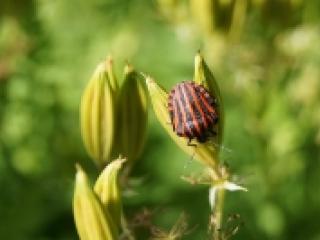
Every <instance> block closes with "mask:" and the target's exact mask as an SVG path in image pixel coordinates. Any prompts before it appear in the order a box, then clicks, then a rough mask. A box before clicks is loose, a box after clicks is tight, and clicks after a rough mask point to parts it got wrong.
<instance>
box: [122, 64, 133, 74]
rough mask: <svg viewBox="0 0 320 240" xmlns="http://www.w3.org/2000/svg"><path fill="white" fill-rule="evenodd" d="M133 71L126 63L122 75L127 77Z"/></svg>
mask: <svg viewBox="0 0 320 240" xmlns="http://www.w3.org/2000/svg"><path fill="white" fill-rule="evenodd" d="M133 71H134V68H133V66H132V65H131V64H130V63H129V62H128V61H127V62H126V65H125V67H124V74H125V75H128V74H130V73H132V72H133Z"/></svg>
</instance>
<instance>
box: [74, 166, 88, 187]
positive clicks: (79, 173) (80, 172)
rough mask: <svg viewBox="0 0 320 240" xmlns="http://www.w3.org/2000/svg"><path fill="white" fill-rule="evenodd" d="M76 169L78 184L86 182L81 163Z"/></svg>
mask: <svg viewBox="0 0 320 240" xmlns="http://www.w3.org/2000/svg"><path fill="white" fill-rule="evenodd" d="M75 168H76V171H77V172H76V182H83V181H85V180H86V174H85V172H84V171H83V169H82V167H81V165H80V164H79V163H76V164H75Z"/></svg>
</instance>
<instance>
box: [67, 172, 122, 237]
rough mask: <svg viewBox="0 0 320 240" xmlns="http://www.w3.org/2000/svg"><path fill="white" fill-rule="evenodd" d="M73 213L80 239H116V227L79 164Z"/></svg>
mask: <svg viewBox="0 0 320 240" xmlns="http://www.w3.org/2000/svg"><path fill="white" fill-rule="evenodd" d="M73 214H74V219H75V224H76V227H77V231H78V234H79V237H80V239H81V240H116V239H118V233H117V228H116V227H115V224H114V222H113V220H112V218H111V215H110V214H109V212H108V211H107V210H106V209H104V208H103V206H102V204H101V202H100V201H99V199H98V198H97V196H96V195H95V193H94V192H93V190H92V188H91V187H90V185H89V182H88V178H87V176H86V173H85V172H84V171H83V170H82V169H81V167H80V166H77V173H76V180H75V189H74V197H73Z"/></svg>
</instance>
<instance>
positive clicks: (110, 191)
mask: <svg viewBox="0 0 320 240" xmlns="http://www.w3.org/2000/svg"><path fill="white" fill-rule="evenodd" d="M124 161H125V159H121V158H118V159H116V160H114V161H112V162H111V163H109V164H108V165H107V166H106V167H105V169H104V170H103V171H102V173H101V174H100V176H99V177H98V179H97V181H96V183H95V185H94V191H95V193H96V194H97V195H98V197H99V198H100V200H101V202H102V204H103V206H104V207H105V209H106V211H107V212H109V213H110V215H111V217H112V219H113V221H114V223H115V224H116V225H117V227H120V225H121V223H120V221H121V215H122V203H121V191H120V187H119V181H118V175H119V172H120V169H121V167H122V164H123V163H124Z"/></svg>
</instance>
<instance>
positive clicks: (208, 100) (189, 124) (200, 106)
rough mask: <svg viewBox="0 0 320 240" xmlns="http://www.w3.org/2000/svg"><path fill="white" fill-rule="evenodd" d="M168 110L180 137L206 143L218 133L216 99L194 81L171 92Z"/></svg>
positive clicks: (178, 85)
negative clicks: (215, 129)
mask: <svg viewBox="0 0 320 240" xmlns="http://www.w3.org/2000/svg"><path fill="white" fill-rule="evenodd" d="M168 110H169V114H170V120H171V124H172V127H173V131H174V132H175V133H176V134H177V135H178V136H180V137H186V138H188V139H189V141H188V145H189V146H190V145H191V146H192V144H191V140H192V139H197V141H198V142H200V143H204V142H206V141H207V140H208V138H209V137H210V136H214V135H215V134H216V133H215V132H214V131H213V127H214V126H215V124H217V122H218V111H217V106H216V99H215V98H214V97H212V96H210V94H209V92H208V91H207V90H206V89H205V88H204V87H203V86H202V85H198V84H196V83H194V82H192V81H185V82H181V83H178V84H177V85H175V86H174V87H173V89H172V90H171V91H170V94H169V99H168Z"/></svg>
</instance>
